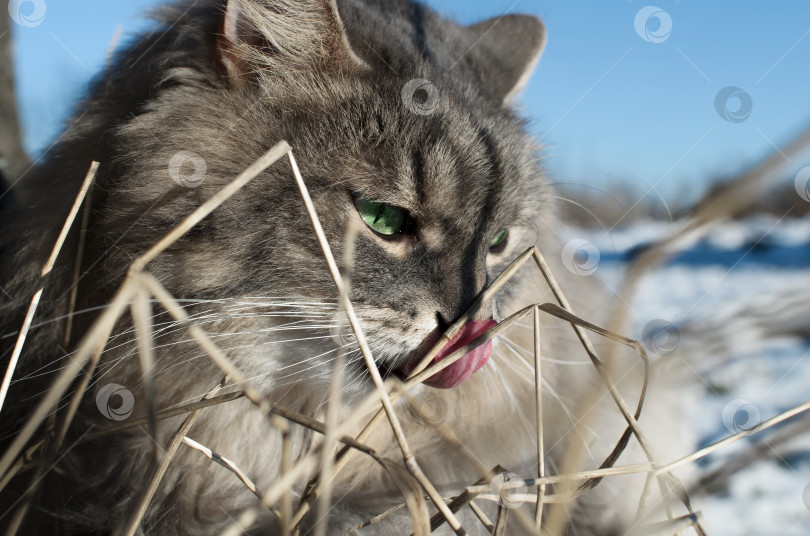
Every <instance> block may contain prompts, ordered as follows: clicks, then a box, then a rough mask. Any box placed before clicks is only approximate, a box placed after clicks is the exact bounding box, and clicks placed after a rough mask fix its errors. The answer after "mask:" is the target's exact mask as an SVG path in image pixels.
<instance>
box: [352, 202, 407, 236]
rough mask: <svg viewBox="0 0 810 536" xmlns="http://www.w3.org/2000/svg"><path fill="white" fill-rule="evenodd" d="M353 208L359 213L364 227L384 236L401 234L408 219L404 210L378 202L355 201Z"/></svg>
mask: <svg viewBox="0 0 810 536" xmlns="http://www.w3.org/2000/svg"><path fill="white" fill-rule="evenodd" d="M354 206H356V207H357V212H359V213H360V217H361V218H363V221H364V222H366V225H368V226H369V227H371V228H372V229H373V230H374V231H376V232H378V233H380V234H381V235H384V236H393V235H395V234H397V233H401V232H402V231H403V229H404V227H405V222H406V220H407V219H408V213H407V212H406V211H405V209H402V208H399V207H395V206H394V205H388V204H386V203H380V202H378V201H369V200H368V199H357V200H356V201H355V202H354Z"/></svg>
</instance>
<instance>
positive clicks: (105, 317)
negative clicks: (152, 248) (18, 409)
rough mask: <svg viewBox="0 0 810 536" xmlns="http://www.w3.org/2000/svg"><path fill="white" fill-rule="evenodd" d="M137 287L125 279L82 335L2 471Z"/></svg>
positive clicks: (1, 471)
mask: <svg viewBox="0 0 810 536" xmlns="http://www.w3.org/2000/svg"><path fill="white" fill-rule="evenodd" d="M134 291H135V288H134V285H133V283H132V281H131V280H125V281H124V283H123V284H122V285H121V286H120V287H119V289H118V291H117V292H116V294H115V296H113V299H112V301H110V304H109V305H108V306H107V308H106V309H105V310H104V312H103V313H102V314H101V315H100V316H99V318H98V320H97V321H96V322H95V323H94V324H93V326H92V327H91V328H90V330H89V331H88V332H87V334H86V335H85V336H84V338H83V339H82V343H81V344H80V346H79V350H78V352H77V353H76V356H75V357H73V359H71V361H70V363H68V364H67V365H66V366H65V368H64V369H62V372H61V373H60V374H59V376H57V378H56V379H55V380H54V381H53V383H52V384H51V386H50V388H49V389H48V391H47V392H46V393H45V396H44V397H43V398H42V400H41V401H40V402H39V404H37V407H36V409H35V410H34V412H33V413H32V414H31V416H30V417H29V418H28V420H27V421H26V423H25V425H24V426H23V428H22V430H20V432H19V433H18V434H17V436H16V437H15V438H14V441H13V442H12V443H11V445H10V446H9V447H8V449H6V451H5V452H4V453H3V457H2V458H0V474H3V475H5V474H6V473H7V472H8V470H9V468H10V467H11V465H12V464H13V463H14V460H16V458H17V457H18V456H19V454H20V452H22V449H23V448H24V447H25V445H26V444H27V443H28V441H29V440H30V439H31V437H32V436H33V435H34V432H35V431H36V430H37V428H39V425H40V424H41V423H42V421H43V420H45V418H46V417H47V416H48V414H49V413H50V412H51V411H52V409H53V408H54V407H56V405H57V403H58V402H59V400H60V399H61V398H62V395H64V393H65V391H67V389H68V387H69V386H70V384H71V383H73V381H74V379H75V378H76V376H77V375H78V373H79V372H80V371H81V369H82V368H83V367H84V365H85V364H86V363H87V361H88V359H89V358H90V354H91V353H92V352H93V351H94V350H95V349H96V347H97V345H98V342H97V341H106V340H107V339H108V338H109V336H110V333H111V332H112V330H113V328H114V327H115V322H116V321H117V320H118V318H119V317H120V315H121V313H122V312H123V310H124V309H125V308H126V307H127V304H128V302H129V300H130V298H131V296H132V294H133V293H134Z"/></svg>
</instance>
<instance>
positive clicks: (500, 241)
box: [489, 229, 509, 251]
mask: <svg viewBox="0 0 810 536" xmlns="http://www.w3.org/2000/svg"><path fill="white" fill-rule="evenodd" d="M507 238H509V229H504V230H502V231H501V232H499V233H498V234H496V235H495V238H493V239H492V243H491V244H490V245H489V250H490V251H498V250H499V249H500V248H502V247H503V246H505V245H506V239H507Z"/></svg>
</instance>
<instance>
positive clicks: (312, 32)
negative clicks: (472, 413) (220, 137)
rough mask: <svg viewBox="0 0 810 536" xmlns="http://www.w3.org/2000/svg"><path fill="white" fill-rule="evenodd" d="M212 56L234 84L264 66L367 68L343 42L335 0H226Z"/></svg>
mask: <svg viewBox="0 0 810 536" xmlns="http://www.w3.org/2000/svg"><path fill="white" fill-rule="evenodd" d="M217 56H218V58H217V59H218V61H219V63H220V65H221V67H222V68H223V69H224V70H225V72H226V73H227V74H228V75H229V76H230V77H231V78H232V79H233V80H234V81H235V82H236V83H242V82H244V81H245V80H246V79H247V77H249V75H250V73H252V72H255V71H256V70H258V69H263V68H268V67H281V68H285V69H291V70H296V69H304V70H311V69H312V68H313V67H316V66H317V67H318V68H319V69H324V70H327V71H330V70H331V71H346V70H348V71H357V70H363V69H366V68H367V65H366V63H365V62H363V60H362V59H361V58H360V57H359V56H357V54H356V53H355V52H354V50H352V47H351V45H350V44H349V40H348V38H347V36H346V31H345V29H344V27H343V22H342V21H341V19H340V14H339V12H338V8H337V4H336V2H335V0H273V1H272V2H270V1H268V0H226V2H225V13H224V16H223V18H222V23H221V25H220V32H219V35H218V36H217Z"/></svg>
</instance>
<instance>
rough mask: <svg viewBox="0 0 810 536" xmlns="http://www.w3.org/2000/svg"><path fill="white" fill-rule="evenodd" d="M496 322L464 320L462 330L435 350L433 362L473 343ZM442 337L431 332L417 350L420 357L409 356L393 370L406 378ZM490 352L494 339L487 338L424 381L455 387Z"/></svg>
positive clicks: (443, 387) (402, 377) (433, 384)
mask: <svg viewBox="0 0 810 536" xmlns="http://www.w3.org/2000/svg"><path fill="white" fill-rule="evenodd" d="M496 324H497V322H495V321H494V320H484V321H470V322H467V323H466V324H464V327H462V328H461V330H459V332H458V333H456V335H455V336H454V337H453V338H452V339H451V340H450V342H448V343H447V344H445V345H444V347H442V349H441V350H440V351H439V353H438V354H436V357H434V358H433V363H438V362H439V361H441V360H442V359H444V358H446V357H448V356H449V355H450V354H452V353H454V352H455V351H456V350H458V349H459V348H462V347H463V346H465V345H467V344H469V343H471V342H472V341H474V340H475V339H476V338H477V337H479V336H481V335H483V334H484V332H486V331H487V330H488V329H490V328H492V327H493V326H495V325H496ZM440 337H441V334H440V333H431V334H430V335H429V336H428V337H427V338H426V339H425V340H424V341H423V342H422V344H420V345H419V347H418V348H417V351H416V352H415V354H416V355H418V356H419V357H418V358H415V359H411V360H409V361H408V362H407V363H405V364H404V365H402V366H401V367H399V368H398V369H396V370H394V371H393V373H394V374H396V375H397V376H398V377H399V378H400V379H405V378H407V377H408V375H409V374H410V373H411V372H412V371H413V369H414V368H416V365H418V364H419V361H421V359H422V356H424V355H425V354H426V353H427V352H428V351H429V350H430V349H431V348H432V347H433V346H434V345H435V344H436V343H437V342H438V340H439V338H440ZM491 354H492V341H487V342H486V343H484V344H482V345H480V346H478V347H477V348H475V349H474V350H471V351H469V352H467V353H466V354H464V356H462V357H461V358H460V359H458V360H457V361H455V362H454V363H453V364H451V365H449V366H447V367H445V368H444V369H442V370H441V371H439V372H437V373H436V374H434V375H433V376H431V377H430V378H428V379H427V380H425V382H424V383H425V384H427V385H429V386H431V387H439V388H442V389H449V388H451V387H455V386H456V385H459V384H461V383H463V382H464V381H465V380H467V379H468V378H469V377H470V376H472V375H473V373H475V372H476V371H478V370H479V369H480V368H481V367H483V366H484V365H485V364H486V362H487V360H488V359H489V356H490V355H491Z"/></svg>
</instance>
